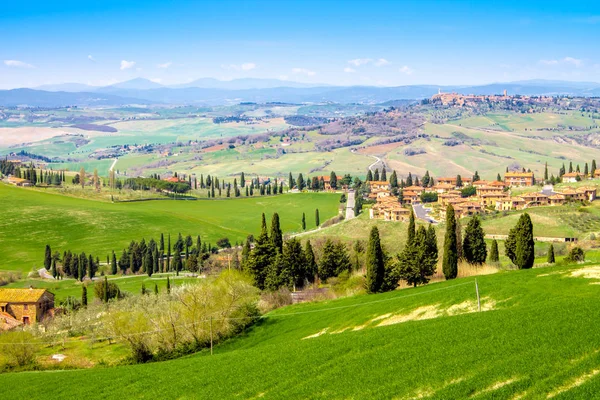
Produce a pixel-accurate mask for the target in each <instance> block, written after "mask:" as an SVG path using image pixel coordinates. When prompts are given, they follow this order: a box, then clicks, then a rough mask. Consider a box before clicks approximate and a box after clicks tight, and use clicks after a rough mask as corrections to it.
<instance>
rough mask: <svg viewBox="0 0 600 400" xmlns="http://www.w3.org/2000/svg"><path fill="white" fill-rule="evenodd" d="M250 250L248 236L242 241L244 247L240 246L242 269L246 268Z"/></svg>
mask: <svg viewBox="0 0 600 400" xmlns="http://www.w3.org/2000/svg"><path fill="white" fill-rule="evenodd" d="M251 251H252V247H251V246H250V238H249V237H247V238H246V242H245V243H244V247H243V248H242V269H244V270H245V269H246V267H247V262H248V257H249V256H250V252H251Z"/></svg>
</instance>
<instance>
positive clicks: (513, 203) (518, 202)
mask: <svg viewBox="0 0 600 400" xmlns="http://www.w3.org/2000/svg"><path fill="white" fill-rule="evenodd" d="M524 208H525V199H523V198H522V197H508V196H506V197H505V198H503V199H500V200H497V201H496V210H498V211H511V210H522V209H524Z"/></svg>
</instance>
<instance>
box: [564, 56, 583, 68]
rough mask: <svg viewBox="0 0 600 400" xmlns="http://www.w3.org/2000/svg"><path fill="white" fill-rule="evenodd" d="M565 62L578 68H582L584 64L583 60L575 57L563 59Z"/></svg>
mask: <svg viewBox="0 0 600 400" xmlns="http://www.w3.org/2000/svg"><path fill="white" fill-rule="evenodd" d="M563 62H564V63H566V64H571V65H574V66H576V67H580V66H581V65H582V64H583V60H580V59H578V58H573V57H565V58H563Z"/></svg>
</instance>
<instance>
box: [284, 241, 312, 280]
mask: <svg viewBox="0 0 600 400" xmlns="http://www.w3.org/2000/svg"><path fill="white" fill-rule="evenodd" d="M306 275H307V274H306V257H305V253H304V250H303V249H302V244H301V243H300V241H299V240H298V239H296V238H291V239H290V240H288V241H286V242H285V246H284V248H283V270H282V273H281V281H282V282H283V283H284V284H286V285H287V286H288V287H289V284H290V283H291V284H292V286H293V288H294V289H295V288H298V287H302V286H304V279H305V278H306Z"/></svg>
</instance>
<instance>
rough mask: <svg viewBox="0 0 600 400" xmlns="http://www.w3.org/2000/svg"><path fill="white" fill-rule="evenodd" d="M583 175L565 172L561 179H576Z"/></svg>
mask: <svg viewBox="0 0 600 400" xmlns="http://www.w3.org/2000/svg"><path fill="white" fill-rule="evenodd" d="M582 175H583V174H582V173H581V172H567V173H566V174H563V178H564V177H567V178H577V177H578V176H582Z"/></svg>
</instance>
